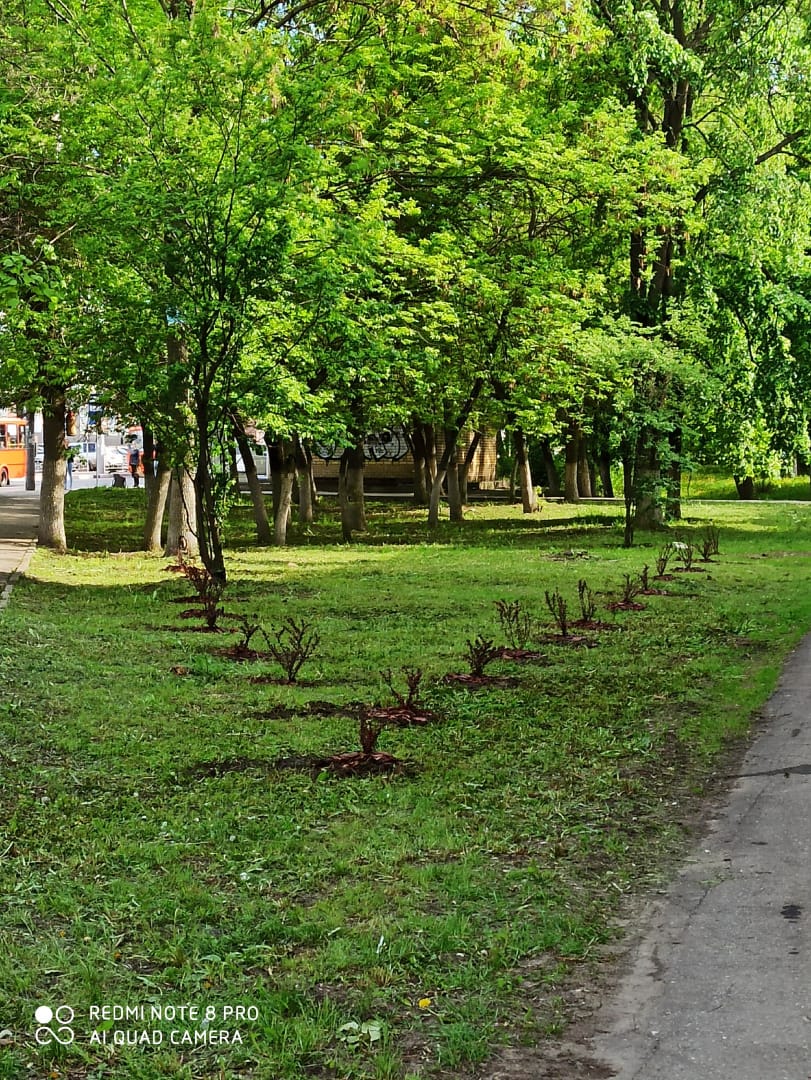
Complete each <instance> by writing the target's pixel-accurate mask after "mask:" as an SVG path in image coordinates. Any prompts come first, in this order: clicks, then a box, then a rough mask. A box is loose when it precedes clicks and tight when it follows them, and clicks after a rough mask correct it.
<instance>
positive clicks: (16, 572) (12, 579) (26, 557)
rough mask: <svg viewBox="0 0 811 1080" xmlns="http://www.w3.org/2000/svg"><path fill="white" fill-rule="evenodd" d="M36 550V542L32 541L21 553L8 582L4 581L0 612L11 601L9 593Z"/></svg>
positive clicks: (23, 572)
mask: <svg viewBox="0 0 811 1080" xmlns="http://www.w3.org/2000/svg"><path fill="white" fill-rule="evenodd" d="M36 550H37V542H36V540H32V541H31V543H30V544H29V545H28V547H27V548H26V550H25V552H24V553H23V557H22V558H21V559H20V561H19V563H18V564H17V566H16V567H15V568H14V570H12V572H11V573H10V574H9V576H8V581H6V584H5V585H4V587H3V590H2V592H0V611H2V610H3V608H4V607H5V606H6V604H8V602H9V600H10V599H11V593H12V591H13V589H14V586H15V585H16V584H17V582H18V581H19V580H20V578H21V577H22V576H23V575H24V574H25V572H26V571H27V570H28V564H29V563H30V562H31V557H32V556H33V554H34V552H35V551H36Z"/></svg>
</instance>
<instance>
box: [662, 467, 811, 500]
mask: <svg viewBox="0 0 811 1080" xmlns="http://www.w3.org/2000/svg"><path fill="white" fill-rule="evenodd" d="M755 494H756V497H757V499H758V501H761V500H765V501H784V500H788V501H791V502H809V501H811V481H809V478H808V477H807V476H795V477H791V478H786V479H774V480H758V481H756V482H755ZM682 496H683V497H684V498H685V499H686V500H690V499H732V500H737V499H738V492H737V489H736V487H735V481H734V480H733V479H732V477H731V476H725V475H724V474H722V473H718V472H715V471H713V470H711V469H695V470H693V471H692V472H689V473H688V472H686V473H685V474H684V476H683V478H682Z"/></svg>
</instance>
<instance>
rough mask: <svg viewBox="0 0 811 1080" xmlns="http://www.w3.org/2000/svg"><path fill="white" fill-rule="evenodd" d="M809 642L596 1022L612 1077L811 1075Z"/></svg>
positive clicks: (687, 1079)
mask: <svg viewBox="0 0 811 1080" xmlns="http://www.w3.org/2000/svg"><path fill="white" fill-rule="evenodd" d="M809 709H811V637H809V638H806V640H805V641H804V642H803V643H802V644H801V645H800V646H799V648H798V649H797V650H796V651H795V653H794V654H793V656H792V657H791V659H790V660H789V663H788V665H787V667H786V669H785V672H784V674H783V677H782V679H781V681H780V685H779V687H778V689H777V691H776V693H775V694H774V696H773V697H772V698H771V700H770V701H769V702H768V704H767V706H766V707H765V710H764V724H763V731H762V734H761V735H760V736H759V737H758V738H757V740H756V741H755V743H754V745H753V746H752V749H751V750H750V752H749V754H748V755H747V757H746V758H745V760H744V762H743V765H742V766H741V768H740V776H739V779H738V780H737V782H736V784H735V787H734V788H733V790H732V792H731V794H730V795H729V797H728V799H727V801H726V802H725V803H724V805H723V806H722V807H721V809H720V810H719V812H718V813H717V814H716V816H715V818H714V820H713V821H712V822H711V823H710V828H709V832H708V833H707V835H706V836H705V838H704V840H703V842H702V843H701V845H700V847H699V848H698V849H697V850H696V851H695V852H694V854H693V856H692V857H691V859H690V860H689V862H688V864H687V866H686V867H685V868H684V869H683V871H682V872H681V873H680V875H679V876H678V878H677V880H676V881H675V883H674V885H673V886H672V888H671V889H670V890H669V892H668V893H667V895H666V897H665V898H664V899H663V900H662V901H661V902H659V903H657V904H655V905H654V906H653V907H652V908H651V909H649V911H648V912H647V916H646V918H645V920H644V925H645V930H644V931H643V933H644V936H643V938H642V940H641V942H640V943H639V944H638V946H637V947H636V948H635V949H634V950H633V953H632V956H631V961H632V962H631V967H630V970H629V972H628V975H627V977H626V978H625V979H624V981H623V982H622V984H621V986H620V990H619V993H618V995H617V997H616V999H615V1000H613V1001H612V1002H610V1003H609V1004H608V1005H607V1006H606V1007H605V1008H604V1009H603V1010H602V1012H601V1014H598V1017H597V1024H598V1030H601V1032H602V1033H601V1034H598V1035H597V1036H596V1037H595V1038H594V1039H593V1045H592V1052H593V1054H594V1057H595V1058H596V1059H597V1060H599V1061H601V1062H604V1063H606V1064H608V1065H610V1066H611V1068H612V1069H614V1070H615V1076H616V1078H617V1080H808V1078H809V1077H811V1048H810V1044H811V968H809V960H810V959H811V954H810V952H809V946H811V935H809V924H811V724H809V723H808V717H809Z"/></svg>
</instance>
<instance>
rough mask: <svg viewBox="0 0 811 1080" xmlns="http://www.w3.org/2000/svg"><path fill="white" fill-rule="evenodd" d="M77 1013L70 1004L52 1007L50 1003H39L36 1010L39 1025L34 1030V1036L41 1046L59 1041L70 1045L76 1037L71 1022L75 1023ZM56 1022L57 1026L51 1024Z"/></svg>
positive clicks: (35, 1015) (63, 1044) (35, 1014)
mask: <svg viewBox="0 0 811 1080" xmlns="http://www.w3.org/2000/svg"><path fill="white" fill-rule="evenodd" d="M74 1016H75V1013H74V1011H73V1009H72V1008H71V1007H70V1005H59V1006H58V1007H57V1008H56V1009H52V1008H51V1006H50V1005H39V1006H38V1007H37V1009H36V1010H35V1011H34V1019H35V1020H36V1022H37V1023H38V1024H39V1027H38V1028H37V1030H36V1031H35V1032H34V1038H35V1039H36V1041H37V1042H38V1043H39V1045H40V1046H48V1045H50V1043H52V1042H58V1043H60V1044H61V1045H62V1046H70V1044H71V1043H72V1042H73V1040H74V1038H75V1037H76V1036H75V1034H74V1032H73V1028H71V1027H70V1024H72V1023H73V1017H74ZM54 1022H55V1026H54V1027H51V1026H50V1025H51V1024H52V1023H54Z"/></svg>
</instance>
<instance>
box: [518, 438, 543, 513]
mask: <svg viewBox="0 0 811 1080" xmlns="http://www.w3.org/2000/svg"><path fill="white" fill-rule="evenodd" d="M513 445H514V446H515V461H516V465H517V466H518V476H519V479H520V481H521V507H522V509H523V511H524V513H525V514H534V513H535V512H536V510H537V509H538V493H537V492H536V490H535V485H534V484H533V483H532V469H531V467H530V463H529V454H528V452H527V440H526V438H525V436H524V432H523V431H522V430H521V428H518V427H517V428H515V429H514V430H513Z"/></svg>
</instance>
